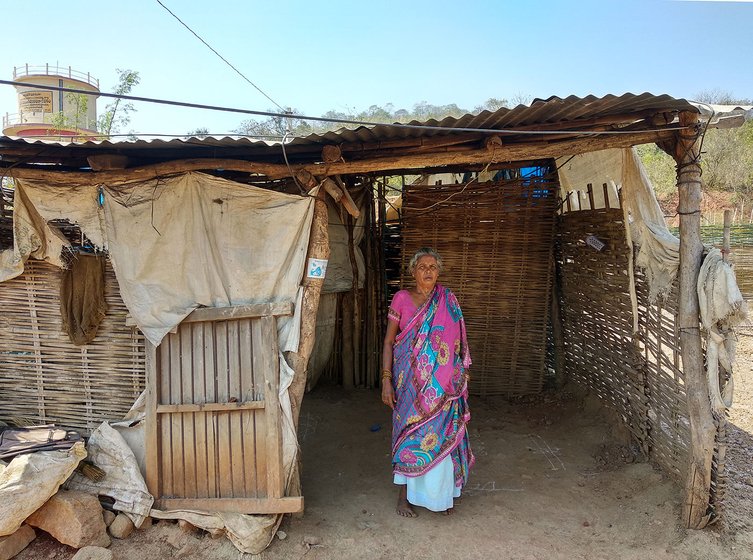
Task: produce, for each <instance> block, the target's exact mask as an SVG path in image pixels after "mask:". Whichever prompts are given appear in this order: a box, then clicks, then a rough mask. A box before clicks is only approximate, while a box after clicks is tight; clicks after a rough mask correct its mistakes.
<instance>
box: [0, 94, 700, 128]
mask: <svg viewBox="0 0 753 560" xmlns="http://www.w3.org/2000/svg"><path fill="white" fill-rule="evenodd" d="M0 85H9V86H16V85H18V84H17V83H15V82H13V81H10V80H0ZM24 87H25V88H35V89H43V90H52V91H62V92H65V93H76V94H83V95H92V96H95V97H97V96H99V97H108V98H113V99H126V100H128V101H141V102H144V103H157V104H160V105H171V106H175V107H188V108H191V109H207V110H211V111H223V112H226V113H240V114H244V115H256V116H261V117H278V118H292V119H299V120H303V121H317V122H331V123H339V124H352V125H360V126H384V127H391V128H397V129H404V130H433V131H443V132H444V131H446V132H476V133H483V134H497V133H500V132H501V133H505V134H520V135H528V136H537V135H543V134H562V135H573V134H578V135H583V136H602V135H619V134H637V133H640V132H652V130H641V131H636V130H516V129H514V128H511V129H508V128H469V127H453V126H431V125H425V124H408V123H380V122H373V121H361V120H353V119H337V118H332V117H311V116H307V115H296V114H292V113H275V112H273V111H257V110H254V109H239V108H234V107H224V106H220V105H206V104H203V103H190V102H187V101H172V100H168V99H158V98H154V97H141V96H137V95H123V94H117V93H103V92H93V91H86V90H83V89H73V88H64V87H59V86H52V85H39V84H29V83H24ZM690 128H693V127H692V126H667V127H663V128H661V129H653V130H654V131H662V132H665V131H672V130H687V129H690Z"/></svg>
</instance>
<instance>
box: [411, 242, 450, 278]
mask: <svg viewBox="0 0 753 560" xmlns="http://www.w3.org/2000/svg"><path fill="white" fill-rule="evenodd" d="M421 257H434V259H435V260H436V261H437V266H438V267H439V272H442V271H443V270H444V263H443V262H442V257H440V256H439V253H437V252H436V251H435V250H434V249H432V248H431V247H421V248H420V249H419V250H418V251H416V254H415V255H413V257H412V258H411V260H410V263H408V272H410V273H411V274H413V273H414V272H415V271H416V265H417V264H418V260H419V259H420V258H421Z"/></svg>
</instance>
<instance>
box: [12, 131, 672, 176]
mask: <svg viewBox="0 0 753 560" xmlns="http://www.w3.org/2000/svg"><path fill="white" fill-rule="evenodd" d="M674 134H675V131H673V130H658V131H651V132H636V133H634V134H615V135H602V136H588V137H584V138H576V139H568V140H560V141H554V142H540V141H538V142H527V143H523V142H521V143H517V144H502V145H501V146H499V145H497V144H495V143H492V145H491V146H490V148H486V147H484V148H480V149H471V150H463V151H455V149H457V148H455V149H453V150H449V149H446V151H443V152H432V153H420V154H405V155H394V156H388V157H379V158H376V157H375V158H370V159H362V160H357V161H345V162H343V161H336V162H332V163H306V164H293V165H291V166H290V167H288V166H286V165H280V164H274V163H262V162H252V161H244V160H234V159H209V158H198V159H187V160H175V161H169V162H164V163H157V164H154V165H149V166H144V167H134V168H129V169H117V170H103V171H97V172H93V171H87V172H82V171H79V172H65V171H55V170H51V169H49V168H47V169H39V168H30V167H20V166H19V167H14V168H6V169H5V170H4V172H5V174H6V175H9V176H12V177H18V178H28V179H46V180H48V181H50V182H51V184H56V183H57V184H71V183H82V184H87V183H109V184H117V183H127V182H132V181H145V180H149V179H156V178H157V177H163V176H165V175H174V174H177V173H184V172H187V171H208V170H225V171H238V172H245V173H250V174H255V175H259V176H264V177H267V178H268V179H271V180H276V179H283V178H285V177H290V176H292V175H293V174H294V173H296V172H298V171H308V172H309V173H311V174H312V175H313V176H315V177H329V176H333V175H351V174H359V173H361V174H364V173H373V172H391V171H393V170H398V169H399V170H410V169H422V168H426V167H443V166H449V165H473V164H487V163H490V162H506V161H519V160H531V159H545V158H554V157H560V156H569V155H576V154H582V153H586V152H592V151H596V150H605V149H608V148H625V147H629V146H634V145H637V144H648V143H652V142H655V143H662V142H666V141H668V140H670V139H672V138H673V137H674ZM1 172H3V170H2V169H0V173H1Z"/></svg>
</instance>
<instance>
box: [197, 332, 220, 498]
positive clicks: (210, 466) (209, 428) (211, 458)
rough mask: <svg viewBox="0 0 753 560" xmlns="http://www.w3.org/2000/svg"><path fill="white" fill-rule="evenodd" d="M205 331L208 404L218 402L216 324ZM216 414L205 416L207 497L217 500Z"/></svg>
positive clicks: (205, 386) (206, 396) (206, 398)
mask: <svg viewBox="0 0 753 560" xmlns="http://www.w3.org/2000/svg"><path fill="white" fill-rule="evenodd" d="M201 327H202V330H203V331H204V396H205V404H206V403H216V401H217V365H216V363H215V362H216V348H215V337H214V323H201ZM216 417H217V415H216V414H213V413H207V414H205V415H204V419H205V424H206V437H207V440H206V443H207V447H206V453H205V455H206V459H207V495H208V496H210V497H212V498H216V497H219V494H218V481H217V423H216Z"/></svg>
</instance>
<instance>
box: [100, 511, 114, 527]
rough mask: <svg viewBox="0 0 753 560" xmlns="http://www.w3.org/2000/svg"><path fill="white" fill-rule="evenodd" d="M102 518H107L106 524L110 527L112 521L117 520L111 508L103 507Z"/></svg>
mask: <svg viewBox="0 0 753 560" xmlns="http://www.w3.org/2000/svg"><path fill="white" fill-rule="evenodd" d="M102 518H103V519H104V520H105V525H107V526H108V527H109V526H110V525H112V522H113V521H115V514H114V513H113V512H111V511H110V510H109V509H103V510H102Z"/></svg>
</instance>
